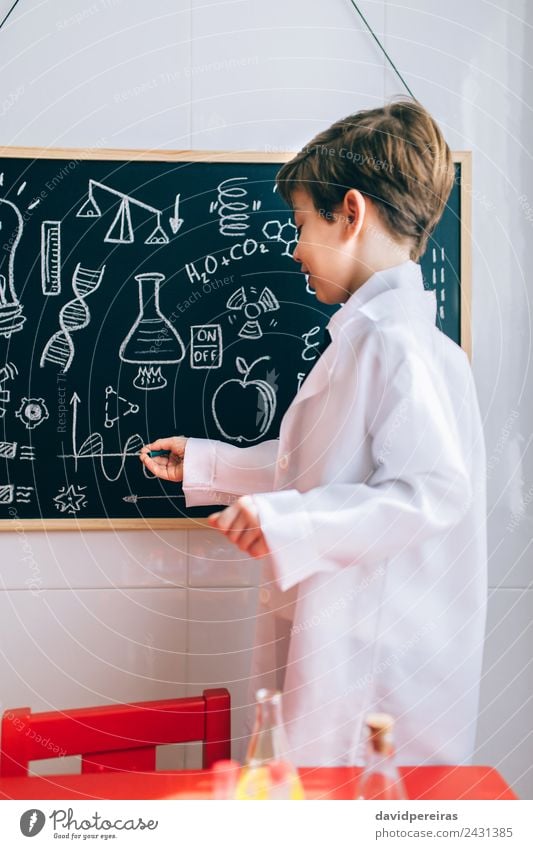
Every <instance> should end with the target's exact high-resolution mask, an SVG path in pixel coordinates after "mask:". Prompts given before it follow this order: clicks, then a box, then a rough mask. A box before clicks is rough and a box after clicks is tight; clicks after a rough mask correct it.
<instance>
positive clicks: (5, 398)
mask: <svg viewBox="0 0 533 849" xmlns="http://www.w3.org/2000/svg"><path fill="white" fill-rule="evenodd" d="M17 374H18V371H17V367H16V365H15V364H14V363H6V364H5V366H2V368H0V419H3V418H4V416H5V414H6V410H7V405H8V404H9V402H10V401H11V392H10V390H9V389H6V388H5V386H4V384H5V383H7V381H8V380H14V379H15V377H16V376H17Z"/></svg>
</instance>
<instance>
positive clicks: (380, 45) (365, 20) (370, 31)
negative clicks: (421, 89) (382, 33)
mask: <svg viewBox="0 0 533 849" xmlns="http://www.w3.org/2000/svg"><path fill="white" fill-rule="evenodd" d="M350 2H351V4H352V6H353V7H354V9H355V11H356V12H357V14H358V15H359V17H360V18H361V20H362V21H363V23H364V25H365V26H366V28H367V30H368V31H369V33H370V35H371V36H372V38H373V39H374V41H375V42H376V44H377V45H378V47H379V49H380V50H381V51H382V53H383V54H384V56H385V58H386V59H387V61H388V62H389V64H390V66H391V68H392V70H393V71H394V73H395V74H396V75H397V76H398V77H399V79H400V80H401V81H402V83H403V85H404V86H405V88H406V89H407V91H408V92H409V94H410V95H411V97H412V98H413V100H416V97H415V96H414V94H413V92H412V91H411V89H410V88H409V86H408V85H407V83H406V82H405V80H404V78H403V77H402V75H401V74H400V72H399V70H398V68H397V67H396V65H395V64H394V62H393V61H392V59H391V57H390V56H389V54H388V53H387V51H386V50H385V48H384V47H383V45H382V43H381V41H380V40H379V38H378V37H377V35H376V33H375V32H374V30H373V29H372V27H371V26H370V24H369V23H368V21H367V19H366V18H365V16H364V15H363V13H362V11H361V9H360V8H359V6H358V5H357V3H356V2H355V0H350Z"/></svg>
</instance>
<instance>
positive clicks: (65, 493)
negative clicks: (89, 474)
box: [53, 484, 87, 516]
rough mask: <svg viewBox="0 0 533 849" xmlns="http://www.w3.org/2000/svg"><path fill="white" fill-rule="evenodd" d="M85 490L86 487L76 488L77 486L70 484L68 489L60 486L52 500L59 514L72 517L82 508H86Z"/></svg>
mask: <svg viewBox="0 0 533 849" xmlns="http://www.w3.org/2000/svg"><path fill="white" fill-rule="evenodd" d="M86 489H87V487H86V486H78V485H77V484H70V486H68V487H66V486H62V487H61V488H60V489H59V492H58V493H57V495H56V496H54V498H53V502H54V504H55V506H56V508H57V509H58V510H59V512H60V513H70V514H71V515H72V516H75V515H76V513H80V512H81V510H82V509H83V508H84V507H87V497H86V495H85V490H86Z"/></svg>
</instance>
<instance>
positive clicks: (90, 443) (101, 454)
mask: <svg viewBox="0 0 533 849" xmlns="http://www.w3.org/2000/svg"><path fill="white" fill-rule="evenodd" d="M69 403H70V405H71V407H72V452H71V453H69V454H58V457H59V458H60V459H67V460H74V469H75V471H78V464H79V461H80V460H90V459H97V460H99V461H100V468H101V470H102V474H103V476H104V477H105V479H106V480H108V481H109V482H110V483H113V482H114V481H116V480H118V479H119V477H120V476H121V474H122V472H123V471H124V467H125V465H126V460H127V458H128V457H135V458H136V460H137V461H138V460H139V451H140V450H141V448H142V447H143V445H144V444H145V441H146V440H144V439H143V438H142V436H140V435H139V434H138V433H133V434H132V435H131V436H129V437H128V438H127V440H126V443H125V445H124V448H123V449H122V451H114V452H109V451H108V452H106V451H104V438H103V436H102V434H101V433H98V432H97V431H96V432H94V433H91V434H89V436H88V437H87V439H85V440H84V442H82V444H81V445H80V447H79V448H78V433H77V431H78V406H79V404H80V403H81V398H80V396H79V395H78V393H77V392H74V393H73V394H72V397H71V399H70V402H69ZM116 458H119V459H120V462H119V464H118V468H117V469H116V470H115V472H114V473H110V472H109V470H108V468H107V465H106V461H107V460H108V459H111V462H113V461H114V460H116Z"/></svg>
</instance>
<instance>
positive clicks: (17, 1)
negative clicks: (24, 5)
mask: <svg viewBox="0 0 533 849" xmlns="http://www.w3.org/2000/svg"><path fill="white" fill-rule="evenodd" d="M19 3H20V0H15V2H14V3H13V5H12V6H11V9H10V10H9V12H8V13H7V15H6V16H5V18H4V20H3V21H2V23H1V24H0V29H2V27H3V26H4V24H5V22H6V21H7V19H8V18H9V16H10V14H11V12H12V11H13V9H14V8H15V6H18V4H19Z"/></svg>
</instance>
